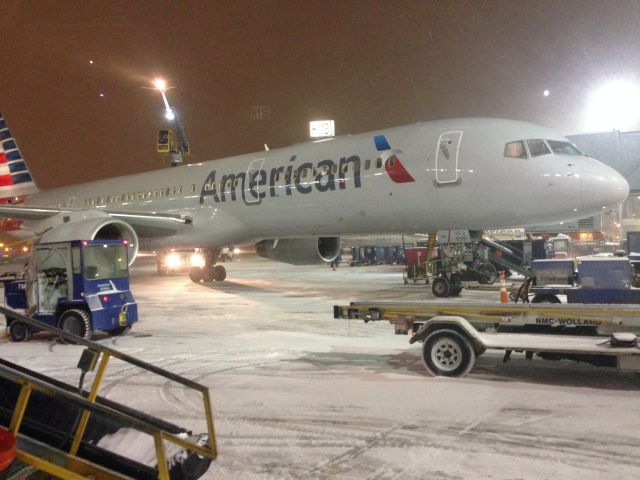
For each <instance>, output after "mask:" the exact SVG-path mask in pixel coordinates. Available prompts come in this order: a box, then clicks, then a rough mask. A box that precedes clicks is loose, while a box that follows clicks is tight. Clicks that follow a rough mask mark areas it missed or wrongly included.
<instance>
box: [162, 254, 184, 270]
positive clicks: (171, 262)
mask: <svg viewBox="0 0 640 480" xmlns="http://www.w3.org/2000/svg"><path fill="white" fill-rule="evenodd" d="M164 264H165V265H166V266H167V267H169V268H178V267H180V266H181V265H182V258H180V255H178V254H177V253H170V254H169V255H167V257H166V258H165V259H164Z"/></svg>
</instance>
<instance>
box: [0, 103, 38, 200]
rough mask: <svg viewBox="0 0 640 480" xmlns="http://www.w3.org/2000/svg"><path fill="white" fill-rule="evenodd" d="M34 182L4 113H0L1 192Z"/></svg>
mask: <svg viewBox="0 0 640 480" xmlns="http://www.w3.org/2000/svg"><path fill="white" fill-rule="evenodd" d="M25 184H33V178H31V174H30V173H29V169H28V168H27V164H26V163H25V162H24V159H23V158H22V154H21V153H20V150H19V149H18V145H17V144H16V141H15V140H14V138H13V136H12V135H11V132H10V131H9V128H8V127H7V124H6V122H5V120H4V117H3V116H2V114H0V194H2V193H4V191H6V190H11V189H10V188H8V187H12V186H14V185H20V186H24V185H25Z"/></svg>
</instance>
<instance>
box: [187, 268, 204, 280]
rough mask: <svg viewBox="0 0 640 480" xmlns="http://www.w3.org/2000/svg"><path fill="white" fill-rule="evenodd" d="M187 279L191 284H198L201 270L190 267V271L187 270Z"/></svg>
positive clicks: (200, 278)
mask: <svg viewBox="0 0 640 480" xmlns="http://www.w3.org/2000/svg"><path fill="white" fill-rule="evenodd" d="M189 279H190V280H191V281H192V282H195V283H200V282H201V281H202V268H200V267H191V269H190V270H189Z"/></svg>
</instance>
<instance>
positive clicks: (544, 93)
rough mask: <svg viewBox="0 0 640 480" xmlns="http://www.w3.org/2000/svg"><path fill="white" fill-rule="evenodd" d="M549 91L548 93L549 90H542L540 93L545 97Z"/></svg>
mask: <svg viewBox="0 0 640 480" xmlns="http://www.w3.org/2000/svg"><path fill="white" fill-rule="evenodd" d="M549 93H550V92H549V90H545V91H544V92H542V94H543V95H544V96H545V97H548V96H549Z"/></svg>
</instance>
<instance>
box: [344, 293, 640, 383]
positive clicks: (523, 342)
mask: <svg viewBox="0 0 640 480" xmlns="http://www.w3.org/2000/svg"><path fill="white" fill-rule="evenodd" d="M333 311H334V318H336V319H348V320H352V319H356V320H364V321H365V323H366V322H370V321H380V320H384V321H388V322H389V323H391V324H393V326H394V329H395V333H396V335H410V337H411V338H410V339H409V343H411V344H413V343H415V342H420V343H422V362H423V364H424V366H425V368H426V369H427V371H428V372H429V373H430V374H432V375H436V376H437V375H443V376H450V377H462V376H464V375H466V374H467V373H468V372H469V371H470V370H471V369H472V368H473V366H474V363H475V360H476V358H477V357H478V356H479V355H482V354H483V353H484V352H485V351H487V350H502V351H504V352H505V353H504V361H505V362H506V361H508V360H509V358H510V356H511V354H512V352H518V353H524V354H525V356H526V358H527V359H529V360H531V359H532V358H533V356H534V355H536V356H538V357H540V358H543V359H547V360H561V359H569V360H575V361H584V362H587V363H591V364H593V365H597V366H607V367H614V368H617V369H618V370H620V371H636V372H637V371H640V347H639V345H638V337H637V335H636V334H637V333H638V332H640V305H604V304H592V305H575V304H573V305H572V304H493V305H492V304H486V303H482V304H480V303H469V304H460V303H458V304H452V303H423V302H415V303H408V302H352V303H351V304H349V305H346V306H341V305H335V306H334V307H333Z"/></svg>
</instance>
